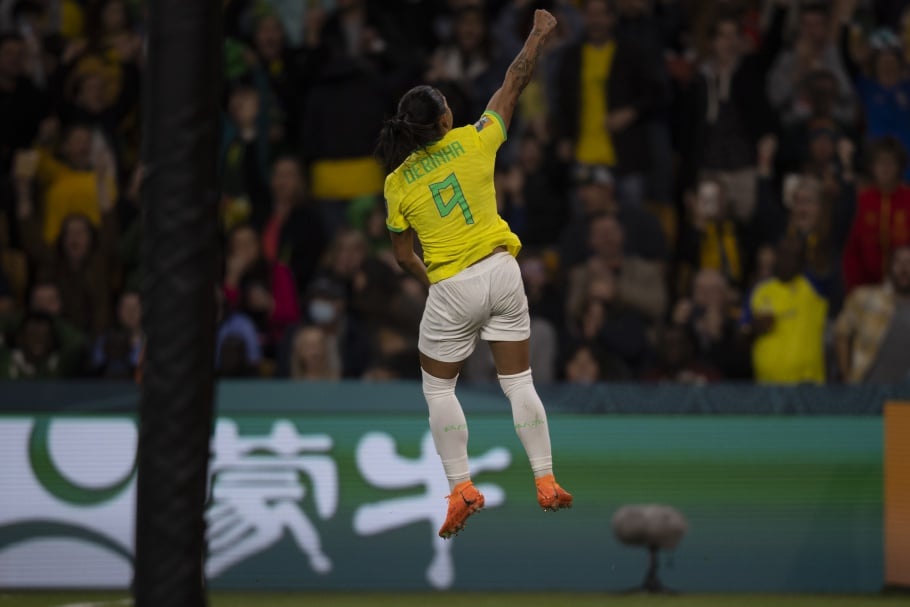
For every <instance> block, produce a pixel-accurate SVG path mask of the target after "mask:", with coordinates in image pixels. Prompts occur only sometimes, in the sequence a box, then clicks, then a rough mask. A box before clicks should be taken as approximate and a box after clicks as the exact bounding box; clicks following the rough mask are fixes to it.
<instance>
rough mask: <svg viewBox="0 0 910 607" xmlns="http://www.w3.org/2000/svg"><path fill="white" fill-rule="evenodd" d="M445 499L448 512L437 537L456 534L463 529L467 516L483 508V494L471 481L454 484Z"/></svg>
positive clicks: (447, 537) (447, 536)
mask: <svg viewBox="0 0 910 607" xmlns="http://www.w3.org/2000/svg"><path fill="white" fill-rule="evenodd" d="M446 499H447V500H449V512H448V514H446V522H445V523H443V525H442V527H441V528H440V529H439V537H441V538H443V539H449V538H450V537H454V536H456V535H458V533H459V532H460V531H461V530H462V529H464V525H465V522H466V521H467V520H468V517H469V516H471V515H472V514H474V513H475V512H477V511H478V510H480V509H481V508H483V504H484V499H483V494H482V493H481V492H480V491H478V490H477V487H475V486H474V483H472V482H471V481H464V482H463V483H459V484H457V485H455V488H454V489H453V490H452V493H451V494H450V495H449V497H447V498H446Z"/></svg>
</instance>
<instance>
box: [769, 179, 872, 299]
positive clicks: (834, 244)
mask: <svg viewBox="0 0 910 607" xmlns="http://www.w3.org/2000/svg"><path fill="white" fill-rule="evenodd" d="M784 190H785V191H784V205H785V206H786V207H787V208H788V209H789V218H788V221H787V228H786V229H787V233H789V234H794V235H796V236H798V237H800V238H802V239H803V240H804V242H805V247H806V275H807V276H808V277H809V279H810V280H811V281H812V282H813V284H815V285H816V287H817V288H818V290H819V292H820V293H821V294H822V295H823V296H824V297H825V299H827V300H828V303H829V304H830V307H831V310H830V311H832V312H836V311H837V310H839V309H840V301H841V299H842V294H843V283H842V280H841V272H840V264H839V263H838V260H839V259H840V258H841V254H842V251H843V246H844V242H845V240H846V235H847V230H848V229H849V226H850V219H851V218H852V217H853V205H854V204H855V196H856V194H855V191H854V189H853V187H852V183H851V184H849V187H845V188H844V192H843V193H842V192H840V191H837V192H836V196H837V198H833V199H832V198H829V197H827V196H825V192H824V190H823V185H822V184H821V183H820V182H819V181H817V180H815V179H814V178H812V177H802V176H794V179H791V180H788V181H786V182H785V187H784Z"/></svg>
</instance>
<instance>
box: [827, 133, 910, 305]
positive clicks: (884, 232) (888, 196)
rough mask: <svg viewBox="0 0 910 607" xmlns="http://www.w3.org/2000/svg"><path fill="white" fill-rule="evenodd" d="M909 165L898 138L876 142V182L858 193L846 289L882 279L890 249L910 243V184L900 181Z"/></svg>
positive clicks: (873, 154) (848, 250) (873, 163)
mask: <svg viewBox="0 0 910 607" xmlns="http://www.w3.org/2000/svg"><path fill="white" fill-rule="evenodd" d="M906 165H907V151H906V150H905V149H904V148H903V146H902V145H901V144H900V142H899V141H898V140H897V139H894V138H893V137H886V138H884V139H882V140H880V141H879V142H878V143H876V144H875V145H874V146H873V148H872V152H871V169H872V170H871V172H872V181H873V184H872V186H871V187H869V188H867V189H865V190H863V191H862V192H860V194H859V200H858V201H857V205H856V215H855V216H854V218H853V225H852V226H851V227H850V234H849V236H848V237H847V246H846V248H845V249H844V259H843V266H844V280H845V283H846V287H847V291H849V290H851V289H853V288H854V287H858V286H862V285H871V284H879V283H881V282H882V280H883V279H884V276H885V264H886V263H887V260H888V259H889V258H890V256H891V253H892V252H893V251H894V249H896V248H897V247H900V246H903V245H907V244H910V187H908V186H907V184H905V183H902V182H901V174H902V173H903V171H904V167H906Z"/></svg>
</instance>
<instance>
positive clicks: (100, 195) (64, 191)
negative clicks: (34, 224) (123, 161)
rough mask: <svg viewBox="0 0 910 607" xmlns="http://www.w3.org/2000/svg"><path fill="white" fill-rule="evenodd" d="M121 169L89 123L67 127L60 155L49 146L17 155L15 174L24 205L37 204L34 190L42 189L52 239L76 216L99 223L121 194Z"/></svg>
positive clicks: (45, 231) (45, 230)
mask: <svg viewBox="0 0 910 607" xmlns="http://www.w3.org/2000/svg"><path fill="white" fill-rule="evenodd" d="M115 171H116V166H115V164H114V159H113V156H112V155H111V152H110V150H109V149H107V146H106V144H105V143H104V142H103V140H102V139H100V138H99V137H98V136H97V135H96V134H94V133H93V131H92V130H91V129H90V128H89V127H87V126H85V125H80V124H75V125H71V126H69V127H67V128H66V130H65V131H64V134H63V139H62V142H61V145H60V148H59V156H57V155H55V154H52V153H51V152H50V151H49V150H48V149H47V148H39V149H38V150H37V152H35V151H29V152H19V153H18V154H17V155H16V158H15V162H14V167H13V173H14V178H15V185H16V193H17V196H18V197H19V206H20V207H22V206H23V205H25V204H28V205H31V206H34V203H33V190H34V189H37V190H38V193H40V194H41V196H40V199H39V202H38V207H37V210H38V211H40V215H41V217H42V218H43V225H42V229H41V234H42V237H43V240H44V241H45V242H46V243H52V242H54V241H55V240H57V236H58V235H59V234H60V231H61V228H62V227H63V223H64V221H65V220H66V218H67V217H68V216H70V215H74V214H79V215H83V216H84V217H86V218H87V219H88V220H89V221H90V222H91V223H92V224H93V225H95V226H99V225H100V224H101V215H102V212H104V211H107V210H109V208H110V206H111V205H113V204H114V202H115V201H116V199H117V183H116V173H115ZM102 205H103V206H104V208H103V209H102ZM20 212H21V211H20ZM24 244H25V243H24Z"/></svg>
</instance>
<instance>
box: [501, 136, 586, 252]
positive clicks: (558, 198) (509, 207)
mask: <svg viewBox="0 0 910 607" xmlns="http://www.w3.org/2000/svg"><path fill="white" fill-rule="evenodd" d="M562 168H563V167H562V166H561V165H559V164H557V163H556V162H554V161H553V160H552V159H551V158H549V157H548V153H547V150H545V149H544V146H543V142H542V141H540V139H538V137H537V135H535V134H533V133H531V132H530V131H529V132H526V133H525V134H524V135H523V136H522V137H521V140H520V141H519V144H518V157H517V160H516V162H515V163H514V164H513V165H512V166H510V167H507V169H506V170H500V171H497V173H496V178H497V181H496V183H495V186H496V198H497V204H498V207H499V213H500V215H502V217H503V218H504V219H506V221H507V222H508V224H509V227H510V228H512V231H513V232H515V233H516V234H517V235H518V236H519V237H520V238H521V241H522V243H523V244H524V246H526V247H547V246H551V245H553V244H555V243H556V238H557V236H558V234H559V232H560V230H561V229H562V227H563V226H564V225H565V223H566V221H567V220H568V218H569V214H570V209H569V205H567V204H565V203H564V202H563V196H562V190H563V187H562V186H563V183H562V182H564V181H565V179H564V178H562V176H561V175H560V173H561V169H562Z"/></svg>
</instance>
